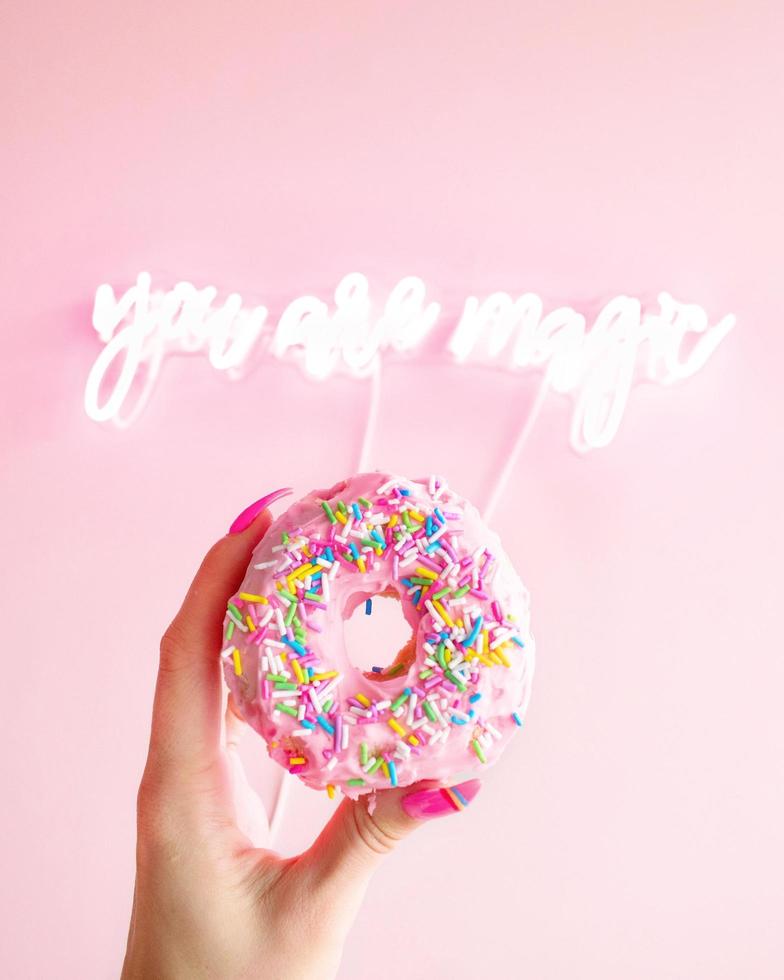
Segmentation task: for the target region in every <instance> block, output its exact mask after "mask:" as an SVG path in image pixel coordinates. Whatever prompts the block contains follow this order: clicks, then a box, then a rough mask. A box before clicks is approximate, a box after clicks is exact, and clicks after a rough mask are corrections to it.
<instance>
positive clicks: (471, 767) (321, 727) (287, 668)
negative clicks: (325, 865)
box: [223, 473, 534, 797]
mask: <svg viewBox="0 0 784 980" xmlns="http://www.w3.org/2000/svg"><path fill="white" fill-rule="evenodd" d="M360 498H365V499H366V500H368V501H369V502H370V504H371V507H370V508H367V507H366V506H364V505H362V504H360V502H359V499H360ZM323 501H326V502H327V503H328V505H329V511H330V512H331V513H330V514H328V511H327V509H325V508H324V506H323V503H322V502H323ZM339 501H342V502H343V504H344V505H345V512H343V511H341V509H340V506H339ZM353 504H355V505H356V506H357V507H358V508H359V510H360V515H361V520H360V521H357V519H356V517H355V515H354V508H353V507H352V505H353ZM404 511H405V512H406V516H405V517H404V515H403V512H404ZM412 512H413V513H412ZM339 514H342V516H343V517H345V523H344V522H343V520H341V519H339V518H338V515H339ZM419 517H422V518H424V519H425V520H424V522H422V521H420V520H419ZM390 519H392V521H393V523H392V524H390V523H389V522H390ZM428 519H429V520H428ZM333 521H334V523H333ZM368 523H371V524H372V526H373V528H374V529H375V535H376V536H373V535H372V534H371V529H370V528H369V527H368V526H367V525H368ZM408 525H410V527H409V526H408ZM283 535H287V536H288V537H287V539H286V540H287V543H285V544H284V539H283ZM379 537H380V538H381V539H382V541H383V549H382V547H381V544H380V543H379V545H378V547H376V548H373V547H372V546H371V543H370V542H371V541H372V542H374V543H376V542H377V541H378V538H379ZM352 545H353V548H352ZM305 549H307V550H308V551H309V552H310V557H308V555H307V554H306V551H305ZM357 557H358V558H359V559H361V561H362V563H364V566H365V570H364V571H361V570H360V567H358V566H359V564H360V562H359V561H358V560H357ZM259 566H261V567H259ZM298 570H299V571H300V575H299V576H298V575H297V574H296V573H297V571H298ZM396 571H397V575H396V574H395V572H396ZM319 572H320V573H321V577H320V578H319ZM303 573H304V574H303ZM433 575H435V576H437V578H436V579H435V580H433V579H432V578H431V576H433ZM412 577H413V578H419V579H428V580H430V581H434V584H433V585H431V586H429V587H428V588H427V590H426V591H425V594H424V595H420V596H418V594H417V589H419V588H421V587H422V583H416V582H412V581H411V579H412ZM325 578H326V579H327V582H326V585H325V584H324V579H325ZM281 586H282V587H283V589H284V590H285V592H287V593H288V596H285V595H281V594H280V587H281ZM388 589H389V590H393V592H394V593H396V594H397V595H398V596H399V597H400V600H401V608H402V613H403V615H404V616H405V618H406V620H407V621H408V623H409V624H410V625H411V627H412V631H413V635H414V640H415V645H414V647H413V648H412V649H411V650H410V651H409V655H408V657H407V658H404V659H403V661H402V662H403V663H404V667H403V669H401V670H400V672H399V673H396V674H395V673H394V667H393V668H392V669H391V670H390V669H389V668H387V669H386V670H385V672H384V674H370V675H368V674H366V673H363V672H362V671H361V670H359V669H358V668H356V667H355V666H354V665H353V664H352V663H351V662H350V660H349V658H348V654H347V652H346V648H345V643H344V635H343V625H342V624H343V621H344V620H346V619H347V618H348V617H349V616H350V615H351V613H352V611H353V610H354V609H355V608H356V606H357V605H358V604H359V603H361V602H364V601H365V600H366V599H367V598H371V597H372V596H374V595H377V594H379V593H380V592H384V591H385V590H388ZM444 589H448V590H449V592H448V593H447V594H445V595H443V596H442V597H441V598H440V600H435V601H434V600H433V599H432V597H433V595H435V594H438V593H439V592H441V591H442V590H444ZM466 590H467V591H466ZM325 591H326V595H325ZM456 591H457V592H458V593H460V592H461V591H462V592H463V594H462V595H459V594H458V595H457V596H455V595H454V593H455V592H456ZM257 597H261V599H266V600H267V601H266V602H263V601H261V599H259V598H257ZM415 599H418V600H419V604H418V607H417V606H415V604H414V600H415ZM436 602H438V604H439V605H440V609H439V605H436V604H435V603H436ZM292 604H293V605H294V606H295V608H294V609H293V610H291V605H292ZM232 606H233V608H232ZM238 614H239V615H238ZM480 616H481V617H482V622H481V628H475V625H476V623H477V620H478V618H479V617H480ZM247 617H249V618H250V622H248V618H247ZM436 617H438V618H436ZM286 619H288V620H289V625H288V626H287V624H286ZM224 625H225V637H226V639H225V643H224V651H223V662H224V673H225V676H226V680H227V683H228V685H229V687H230V689H231V691H232V693H233V695H234V699H235V701H236V703H237V706H238V708H239V709H240V710H241V712H242V714H243V715H244V717H245V718H246V720H247V721H248V722H249V724H250V725H252V727H253V728H255V729H256V730H257V731H258V732H260V734H261V735H262V736H263V737H264V738H265V739H266V741H267V745H268V748H269V752H270V755H271V756H272V757H273V758H274V759H275V760H276V761H277V762H279V763H280V764H281V765H283V766H284V767H285V768H286V769H288V770H289V771H290V772H294V773H296V775H298V776H299V778H300V779H302V781H303V782H305V783H306V784H307V785H308V786H311V787H313V788H315V789H324V788H326V787H327V786H328V785H332V786H335V787H337V788H338V789H340V790H341V791H342V792H343V793H345V794H346V795H348V796H351V797H357V796H359V795H360V794H362V793H366V792H370V791H372V790H375V789H383V788H388V787H389V786H391V785H398V786H407V785H409V784H410V783H413V782H416V781H417V780H420V779H438V780H444V781H451V780H454V778H455V777H456V776H457V774H461V775H467V774H470V773H475V772H477V771H479V770H481V769H483V768H484V767H485V766H486V765H488V764H492V763H493V762H495V761H496V760H497V759H498V757H499V756H500V754H501V752H502V751H503V749H504V747H505V746H506V745H507V743H508V741H509V739H510V738H511V737H512V735H513V734H514V732H515V731H516V730H517V729H518V727H519V726H520V725H521V724H522V719H523V716H524V713H525V710H526V707H527V703H528V698H529V696H530V688H531V681H532V678H533V670H534V641H533V637H532V635H531V633H530V628H529V600H528V593H527V592H526V589H525V587H524V586H523V584H522V582H521V581H520V578H519V577H518V575H517V573H516V572H515V570H514V569H513V567H512V565H511V563H510V561H509V559H508V558H507V556H506V554H505V553H504V551H503V549H502V547H501V543H500V541H499V539H498V536H497V535H496V534H495V533H494V532H493V531H491V530H489V529H488V528H487V527H486V526H485V525H484V523H483V522H482V519H481V517H480V515H479V512H478V511H477V510H476V508H475V507H473V505H471V504H470V503H468V501H466V500H465V499H463V498H462V497H460V496H458V495H457V494H456V493H454V492H453V491H451V490H450V489H449V488H448V487H447V486H446V484H445V483H444V481H443V480H440V479H438V478H435V477H431V478H430V479H429V480H427V479H425V480H408V479H406V478H404V477H399V476H389V475H386V474H380V473H363V474H359V475H357V476H354V477H352V478H351V479H350V480H348V481H346V482H345V483H340V484H338V485H337V486H335V487H332V488H331V489H330V490H320V491H319V490H317V491H313V492H311V493H310V494H308V495H307V496H306V497H304V498H303V499H302V500H300V501H298V502H297V503H295V504H293V505H292V506H291V507H290V508H289V509H288V510H287V511H286V512H285V513H284V514H282V515H281V516H280V517H279V518H277V520H275V521H274V522H273V524H272V526H271V527H270V529H269V531H268V532H267V534H266V535H265V537H264V539H263V540H262V541H261V542H260V543H259V545H258V546H257V548H256V550H255V551H254V553H253V558H252V560H251V563H250V566H249V568H248V571H247V573H246V575H245V579H244V581H243V583H242V585H241V587H240V589H239V591H238V593H237V595H236V596H234V597H233V599H232V600H231V603H230V606H229V610H228V611H227V615H226V620H225V624H224ZM251 627H252V628H251ZM281 629H282V630H283V632H282V633H281ZM294 661H296V662H297V667H296V668H295V667H294ZM333 671H334V672H337V674H336V676H327V677H323V678H321V679H320V675H324V674H327V675H329V674H331V673H332V672H333ZM311 674H312V675H315V677H311V676H310V675H311ZM390 674H391V675H392V676H390ZM291 685H294V686H293V687H292V686H291ZM407 692H408V693H407ZM330 702H331V703H330ZM390 721H391V722H392V724H390ZM363 743H364V747H363ZM298 760H304V762H300V761H298ZM373 760H376V762H378V763H380V764H375V763H374V761H373ZM359 780H361V782H358V781H359Z"/></svg>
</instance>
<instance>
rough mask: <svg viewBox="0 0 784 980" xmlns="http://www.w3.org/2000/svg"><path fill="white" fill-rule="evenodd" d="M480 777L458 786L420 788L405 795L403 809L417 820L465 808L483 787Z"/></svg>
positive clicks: (440, 815)
mask: <svg viewBox="0 0 784 980" xmlns="http://www.w3.org/2000/svg"><path fill="white" fill-rule="evenodd" d="M481 786H482V784H481V782H480V781H479V780H478V779H469V780H468V781H467V782H465V783H458V784H457V786H437V787H436V788H435V789H420V790H417V791H416V792H415V793H409V794H408V796H404V797H403V809H404V810H405V811H406V813H407V814H408V815H409V817H413V818H414V819H415V820H430V818H431V817H443V816H446V814H447V813H454V812H455V810H464V809H465V808H466V807H467V806H468V804H469V803H470V802H471V800H473V798H474V797H475V796H476V794H477V793H478V792H479V790H480V789H481Z"/></svg>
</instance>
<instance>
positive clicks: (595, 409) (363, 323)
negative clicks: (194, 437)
mask: <svg viewBox="0 0 784 980" xmlns="http://www.w3.org/2000/svg"><path fill="white" fill-rule="evenodd" d="M150 287H151V278H150V276H149V274H148V273H146V272H142V273H140V274H139V276H138V277H137V280H136V283H135V285H133V286H131V287H130V288H129V289H128V290H127V291H126V292H125V293H123V294H122V295H121V296H116V295H115V292H114V290H113V289H112V287H111V286H109V285H106V284H104V285H101V286H99V287H98V289H97V291H96V295H95V305H94V309H93V326H94V328H95V330H96V331H97V333H98V336H99V338H100V340H101V341H102V343H103V344H104V347H103V349H102V350H101V352H100V353H99V355H98V357H97V358H96V360H95V363H94V364H93V366H92V369H91V370H90V374H89V376H88V379H87V385H86V388H85V394H84V405H85V410H86V412H87V414H88V415H89V417H90V418H91V419H94V420H95V421H97V422H106V421H114V422H115V423H116V424H118V425H128V424H130V423H131V422H132V421H133V420H134V419H135V418H136V417H137V416H138V414H139V412H140V411H141V409H142V408H143V407H144V405H145V403H146V401H147V399H148V397H149V395H150V392H151V390H152V387H153V385H154V383H155V380H156V377H157V374H158V370H159V368H160V365H161V362H162V361H163V359H164V358H165V357H166V356H168V355H170V354H176V353H180V354H182V353H202V354H204V355H206V356H207V358H208V359H209V362H210V364H211V365H212V367H214V368H215V369H216V370H218V371H225V372H227V373H228V374H230V375H231V376H237V375H238V374H240V373H241V372H242V369H243V367H245V366H246V365H247V363H248V362H249V360H250V359H251V357H253V358H254V359H255V358H257V357H260V358H262V359H263V358H267V359H277V360H281V361H286V360H289V361H291V360H293V361H295V362H296V363H298V364H299V365H300V366H301V367H302V369H303V370H304V371H305V372H306V373H307V374H308V375H310V376H311V377H313V378H319V379H324V378H327V377H329V376H330V375H331V374H333V373H335V372H336V371H344V372H349V373H350V374H353V375H354V376H356V377H365V376H371V375H373V374H374V373H376V376H377V372H378V371H379V370H380V366H381V363H382V361H383V359H384V358H385V357H386V356H390V354H392V355H393V354H394V353H395V352H398V353H401V354H403V353H408V354H415V353H416V351H417V350H420V349H422V348H423V346H424V345H425V343H426V342H427V341H428V340H429V339H431V338H432V336H433V335H434V334H435V333H436V328H437V325H438V324H439V320H440V318H441V314H442V310H441V306H440V304H438V303H436V302H432V301H428V300H427V299H426V289H425V284H424V283H423V282H422V280H421V279H419V278H417V277H415V276H408V277H406V278H404V279H401V280H400V282H398V283H397V285H396V286H395V287H394V288H393V289H392V290H391V292H390V293H389V295H388V296H387V298H386V302H385V303H384V304H383V305H381V306H378V305H375V304H374V303H373V302H372V301H371V296H370V286H369V283H368V280H367V279H366V278H365V276H363V275H361V274H360V273H351V274H349V275H347V276H345V277H344V278H343V279H342V280H341V281H340V283H339V284H338V286H337V288H336V290H335V294H334V304H333V305H332V306H330V305H329V304H327V303H325V302H324V301H323V300H321V299H319V298H318V297H316V296H300V297H298V298H297V299H294V300H292V302H290V303H289V304H288V306H286V308H285V309H284V311H283V313H282V314H281V315H280V317H279V318H278V320H277V323H272V322H271V321H270V317H269V312H268V310H267V308H266V307H264V306H256V307H253V308H250V309H248V308H246V307H244V306H243V303H242V298H241V296H240V295H239V294H238V293H232V294H231V295H229V296H228V297H227V298H226V299H225V300H224V301H222V302H216V300H217V290H216V289H215V288H214V287H213V286H208V287H206V288H204V289H197V288H196V287H195V286H193V285H192V284H191V283H189V282H180V283H177V285H176V286H174V288H173V289H170V290H167V291H164V290H156V291H151V288H150ZM734 325H735V318H734V316H732V315H727V316H724V317H722V318H721V319H720V320H719V321H718V322H717V323H715V324H712V325H711V324H710V323H709V322H708V315H707V313H706V312H705V310H704V309H702V307H700V306H697V305H695V304H691V303H680V302H678V301H676V300H675V299H673V297H672V296H670V295H669V294H668V293H664V292H663V293H660V294H659V296H658V308H656V309H649V310H643V307H642V303H641V301H640V300H639V299H635V298H633V297H630V296H616V297H614V298H613V299H611V300H609V302H607V303H606V304H605V305H604V306H603V307H602V308H601V309H600V310H599V311H598V313H597V314H596V316H595V317H594V319H593V322H592V323H591V324H590V325H589V324H588V323H587V320H586V317H585V316H584V315H583V314H581V313H579V312H577V311H576V310H574V309H572V308H571V307H568V306H562V307H558V308H556V309H553V310H550V311H549V312H545V310H544V304H543V301H542V299H541V298H540V297H539V296H538V295H537V294H536V293H524V294H522V295H520V296H517V297H513V296H511V295H510V294H508V293H503V292H497V293H493V294H491V295H489V296H487V297H486V298H484V299H481V300H480V299H479V298H477V297H475V296H469V297H468V298H467V299H466V300H465V303H464V305H463V309H462V313H461V314H460V316H459V318H458V319H457V321H456V322H455V324H454V326H453V327H452V329H451V331H450V332H449V335H448V337H447V339H446V341H445V347H444V352H445V354H446V356H448V357H451V358H452V359H453V361H454V362H455V363H456V364H458V365H459V364H484V365H488V366H495V367H498V368H502V369H506V370H510V371H526V370H532V371H538V372H539V373H540V375H541V384H542V390H543V391H544V390H552V391H555V392H559V393H562V394H565V395H569V396H570V397H571V398H572V399H573V403H574V409H573V412H572V422H571V442H572V445H573V446H574V447H575V448H576V449H578V450H587V449H591V448H596V447H600V446H606V445H607V444H608V443H609V442H610V441H611V440H612V438H613V437H614V436H615V434H616V432H617V431H618V427H619V425H620V423H621V419H622V417H623V414H624V412H625V410H626V406H627V403H628V399H629V394H630V391H631V388H632V385H633V383H634V382H635V381H639V380H647V381H650V382H654V383H655V384H659V385H670V384H672V383H674V382H676V381H679V380H681V379H683V378H687V377H689V376H690V375H692V374H695V373H696V372H697V371H698V370H699V369H700V368H701V367H702V366H703V365H704V364H705V363H706V361H707V360H708V358H709V357H710V356H711V354H712V353H713V352H714V351H715V350H716V348H717V347H718V346H719V344H720V343H721V341H722V340H723V339H724V338H725V337H726V336H727V334H728V333H729V332H730V330H731V329H732V328H733V326H734Z"/></svg>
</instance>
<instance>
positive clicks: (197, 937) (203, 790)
mask: <svg viewBox="0 0 784 980" xmlns="http://www.w3.org/2000/svg"><path fill="white" fill-rule="evenodd" d="M273 496H275V495H270V497H268V498H263V499H262V501H259V502H258V503H257V504H256V505H252V507H251V508H248V511H246V512H243V515H241V518H243V519H238V520H237V521H235V523H234V524H233V525H232V532H233V533H230V534H228V535H226V537H224V538H222V539H221V540H220V541H219V542H218V543H217V544H215V545H214V546H213V548H212V549H211V550H210V552H209V553H208V555H207V556H206V558H205V559H204V561H203V563H202V565H201V568H200V569H199V571H198V573H197V575H196V578H195V579H194V581H193V583H192V585H191V587H190V589H189V591H188V594H187V596H186V598H185V601H184V602H183V605H182V608H181V609H180V611H179V613H178V614H177V616H176V617H175V619H174V621H173V622H172V624H171V626H170V627H169V628H168V629H167V631H166V634H165V635H164V637H163V640H162V642H161V656H160V666H159V670H158V680H157V685H156V689H155V702H154V706H153V717H152V732H151V736H150V748H149V754H148V758H147V765H146V767H145V770H144V775H143V777H142V781H141V785H140V787H139V795H138V840H137V847H136V886H135V890H134V900H133V911H132V914H131V925H130V932H129V936H128V949H127V953H126V957H125V963H124V967H123V974H122V975H123V977H124V978H132V977H133V978H135V977H145V978H155V980H167V978H169V977H187V978H192V977H209V978H211V980H227V978H234V977H243V978H244V977H264V978H270V980H284V978H286V980H288V978H294V977H308V978H311V977H312V978H317V980H327V978H329V977H332V976H334V974H335V973H336V971H337V968H338V964H339V962H340V957H341V952H342V948H343V943H344V941H345V939H346V935H347V933H348V930H349V929H350V927H351V925H352V923H353V921H354V918H355V916H356V913H357V910H358V908H359V906H360V903H361V901H362V897H363V895H364V893H365V889H366V888H367V885H368V882H369V880H370V877H371V875H372V873H373V870H374V869H375V868H376V867H377V865H378V863H379V862H380V861H381V860H382V859H383V857H384V855H385V854H387V853H388V852H389V851H391V850H392V849H393V848H394V847H395V846H396V844H397V843H398V842H399V841H400V840H401V839H402V838H403V837H405V836H406V835H407V834H408V833H410V832H411V831H412V830H413V829H414V828H415V827H416V826H418V825H419V823H420V822H421V821H422V820H424V819H427V818H428V817H432V816H440V815H442V814H447V813H452V812H456V811H455V809H454V806H453V804H452V803H451V802H450V797H449V796H448V795H447V794H446V793H444V792H443V791H442V789H441V788H439V786H438V785H437V784H434V783H432V782H431V783H419V784H417V785H416V786H414V787H407V788H405V789H394V790H393V789H390V790H385V791H383V792H381V793H378V794H377V795H376V806H375V809H374V810H373V812H372V814H371V813H370V811H369V809H368V806H367V798H366V797H365V798H363V799H360V800H359V801H356V802H352V801H351V800H349V799H344V800H343V801H342V803H341V804H340V805H339V806H338V808H337V810H336V811H335V813H334V815H333V817H332V819H331V820H330V821H329V823H328V824H327V826H326V827H325V828H324V830H323V831H322V832H321V834H320V835H319V837H318V839H317V840H316V841H315V843H314V844H313V845H312V846H311V847H310V848H309V849H308V850H307V851H305V852H304V853H303V854H301V855H299V856H298V857H295V858H281V857H279V856H278V855H276V854H275V853H274V852H272V851H270V850H267V849H266V848H265V847H258V846H256V844H258V843H259V842H261V843H262V844H266V843H268V835H269V831H268V827H267V821H266V814H265V813H264V809H263V806H262V804H261V801H260V800H259V798H258V797H257V796H256V794H255V793H254V792H253V791H252V790H251V788H250V786H249V785H248V783H247V781H246V779H245V776H244V772H243V770H242V766H241V764H240V761H239V757H238V754H237V751H236V745H237V735H238V726H240V725H241V724H242V723H241V722H239V720H238V719H237V717H236V716H235V715H234V713H233V712H232V711H231V710H226V711H225V710H224V706H225V704H226V698H225V694H224V685H223V683H222V677H221V666H220V649H221V638H222V628H223V626H222V624H223V617H224V613H225V610H226V602H227V600H228V599H229V598H230V597H231V595H232V594H233V593H234V592H235V591H236V589H237V587H238V586H239V584H240V582H241V581H242V578H243V576H244V574H245V570H246V568H247V565H248V562H249V560H250V557H251V553H252V551H253V548H254V547H255V545H256V544H257V543H258V541H259V540H260V539H261V538H262V536H263V535H264V533H265V531H266V530H267V528H268V527H269V525H270V515H269V511H267V510H263V509H262V508H263V506H264V504H265V502H269V501H270V498H271V497H273ZM224 714H225V724H223V719H224ZM284 778H288V777H285V776H284ZM457 788H458V789H459V790H460V796H461V798H462V799H464V800H466V801H470V800H471V799H473V797H474V796H475V795H476V793H477V792H478V789H479V783H478V781H477V780H471V781H470V782H467V783H463V784H461V785H460V786H459V787H457ZM241 828H243V829H241ZM245 831H248V832H249V833H251V834H252V836H253V838H254V840H255V843H254V842H252V841H251V839H250V837H249V836H247V834H246V832H245Z"/></svg>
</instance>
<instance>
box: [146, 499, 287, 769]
mask: <svg viewBox="0 0 784 980" xmlns="http://www.w3.org/2000/svg"><path fill="white" fill-rule="evenodd" d="M270 523H271V517H270V513H269V511H267V510H265V511H262V512H261V513H260V514H259V515H258V516H257V517H256V518H255V520H253V522H252V523H251V524H250V525H249V527H247V528H246V529H245V530H244V531H242V532H240V533H234V534H228V535H226V537H224V538H221V540H220V541H218V542H217V543H216V544H214V545H213V546H212V548H210V550H209V552H208V553H207V555H206V557H205V559H204V561H203V562H202V564H201V567H200V568H199V570H198V572H197V573H196V577H195V578H194V580H193V582H192V583H191V586H190V588H189V589H188V593H187V595H186V596H185V600H184V601H183V604H182V606H181V608H180V611H179V612H178V613H177V615H176V616H175V617H174V620H173V621H172V623H171V625H170V626H169V628H168V629H167V630H166V633H165V634H164V637H163V640H162V641H161V659H160V665H159V669H158V680H157V683H156V688H155V702H154V705H153V719H152V734H151V739H150V756H151V761H152V762H154V764H155V765H156V766H158V767H167V766H169V767H173V769H172V771H182V770H183V768H185V769H186V770H187V769H188V768H196V769H203V768H204V767H205V766H208V765H209V764H210V763H211V762H213V761H214V759H215V758H216V756H217V753H218V751H219V750H220V737H221V676H220V650H221V639H222V631H223V619H224V615H225V613H226V603H227V601H228V600H229V599H230V598H231V596H232V595H233V594H234V592H235V591H236V590H237V588H238V587H239V585H240V583H241V582H242V579H243V577H244V574H245V571H246V569H247V566H248V562H249V561H250V558H251V554H252V552H253V549H254V547H255V546H256V544H258V542H259V541H260V540H261V538H262V537H263V535H264V533H265V532H266V530H267V528H268V527H269V525H270Z"/></svg>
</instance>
